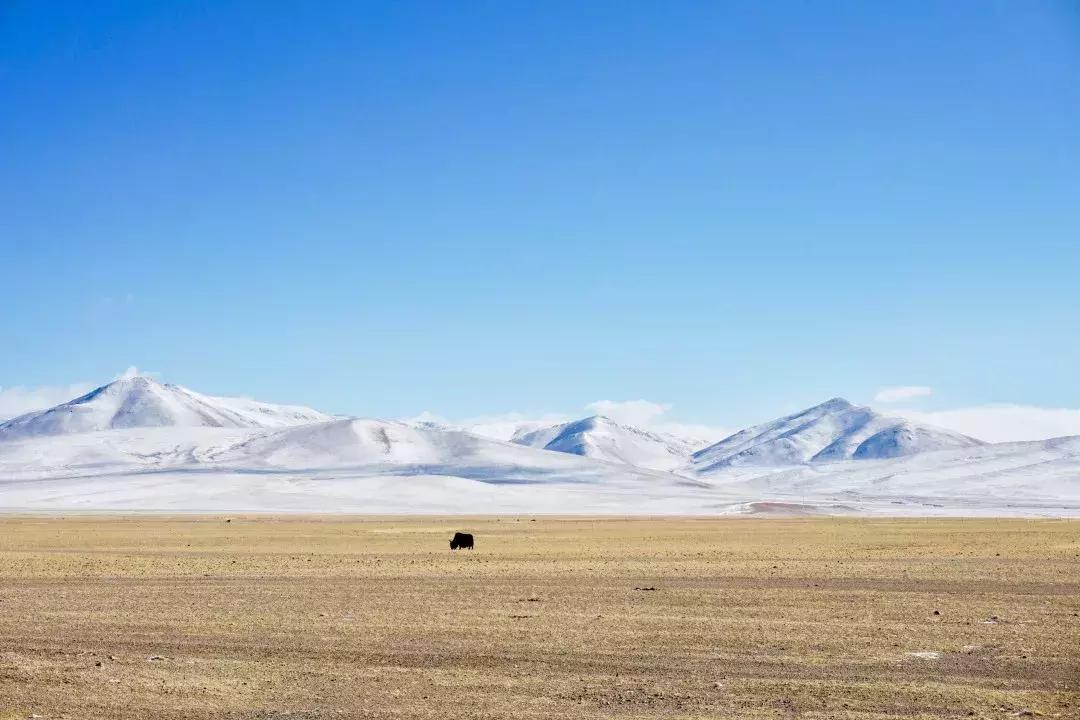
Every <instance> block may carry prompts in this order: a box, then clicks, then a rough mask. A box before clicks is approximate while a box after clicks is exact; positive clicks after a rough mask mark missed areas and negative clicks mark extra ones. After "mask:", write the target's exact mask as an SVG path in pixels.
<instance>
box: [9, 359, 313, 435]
mask: <svg viewBox="0 0 1080 720" xmlns="http://www.w3.org/2000/svg"><path fill="white" fill-rule="evenodd" d="M332 419H333V417H332V416H330V415H326V414H325V413H321V412H319V411H317V410H312V409H311V408H307V407H300V406H294V405H271V404H269V403H261V402H257V401H255V400H248V399H245V398H224V397H212V396H209V395H202V394H200V393H197V392H194V391H191V390H188V389H187V388H183V387H180V386H179V385H167V384H163V383H159V382H158V381H157V380H154V379H153V378H150V377H146V376H142V375H135V376H129V377H123V378H120V379H119V380H116V381H114V382H111V383H109V384H108V385H103V386H101V387H99V388H97V389H96V390H93V391H91V392H89V393H87V394H86V395H83V396H82V397H78V398H75V399H74V400H71V401H69V402H66V403H63V404H61V405H57V406H56V407H52V408H49V409H47V410H41V411H39V412H32V413H28V414H26V415H20V416H19V417H16V418H12V419H11V420H8V421H6V422H4V423H0V441H3V440H12V439H19V438H27V437H35V436H39V435H65V434H71V433H85V432H94V431H99V430H113V429H119V428H139V427H231V428H274V427H287V426H290V425H301V424H307V423H312V422H325V421H327V420H332Z"/></svg>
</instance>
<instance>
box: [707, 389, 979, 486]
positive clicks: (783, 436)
mask: <svg viewBox="0 0 1080 720" xmlns="http://www.w3.org/2000/svg"><path fill="white" fill-rule="evenodd" d="M981 444H983V443H982V442H980V441H979V440H976V439H974V438H971V437H968V436H966V435H961V434H960V433H955V432H952V431H950V430H945V429H942V428H935V427H930V426H927V425H918V424H916V423H913V422H911V421H909V420H905V419H902V418H895V417H889V416H886V415H881V414H879V413H877V412H875V411H874V410H871V409H870V408H868V407H864V406H860V405H853V404H852V403H850V402H848V401H847V400H844V399H843V398H832V399H831V400H828V401H826V402H824V403H821V404H820V405H815V406H813V407H811V408H807V409H806V410H803V411H801V412H798V413H795V414H793V415H788V416H786V417H782V418H780V419H778V420H773V421H772V422H768V423H763V424H761V425H755V426H754V427H750V428H747V429H746V430H742V431H740V432H738V433H735V434H734V435H732V436H731V437H729V438H726V439H724V440H721V441H720V442H718V443H716V444H715V445H710V446H709V447H707V448H705V449H704V450H700V451H698V452H696V453H694V456H693V458H692V459H691V462H690V466H689V468H690V469H691V470H693V471H695V472H699V473H701V472H704V473H709V472H712V471H716V470H719V469H722V468H726V467H731V466H739V465H800V464H803V463H808V462H832V461H837V460H865V459H881V458H890V457H900V456H903V455H913V454H915V453H920V452H926V451H929V450H943V449H946V448H958V447H971V446H975V445H981Z"/></svg>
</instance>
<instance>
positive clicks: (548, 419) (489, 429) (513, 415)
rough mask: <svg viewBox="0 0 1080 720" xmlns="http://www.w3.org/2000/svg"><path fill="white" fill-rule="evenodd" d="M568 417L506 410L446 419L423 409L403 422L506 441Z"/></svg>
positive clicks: (566, 419) (564, 420)
mask: <svg viewBox="0 0 1080 720" xmlns="http://www.w3.org/2000/svg"><path fill="white" fill-rule="evenodd" d="M570 419H571V418H570V417H568V416H566V415H560V414H554V413H545V414H541V415H533V416H530V415H526V414H524V413H520V412H508V413H499V414H495V415H478V416H476V417H471V418H465V419H464V420H448V419H447V418H445V417H443V416H441V415H439V414H437V413H433V412H431V411H430V410H424V411H423V412H422V413H420V414H419V415H417V416H415V417H411V418H405V419H404V422H408V423H431V424H434V425H440V426H443V427H449V428H456V429H459V430H468V431H469V432H471V433H474V434H476V435H482V436H483V437H489V438H493V439H495V440H504V441H508V440H510V439H511V438H513V437H514V435H515V434H517V433H518V432H532V431H533V430H539V429H540V428H545V427H550V426H551V425H558V424H559V423H564V422H567V421H569V420H570Z"/></svg>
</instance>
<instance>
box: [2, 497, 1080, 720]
mask: <svg viewBox="0 0 1080 720" xmlns="http://www.w3.org/2000/svg"><path fill="white" fill-rule="evenodd" d="M455 530H462V531H469V532H473V533H475V535H476V538H477V548H476V550H475V551H471V552H470V551H458V552H455V553H451V552H450V551H449V549H448V540H449V538H450V536H451V535H452V534H453V532H454V531H455ZM1029 714H1030V715H1029ZM1039 715H1044V716H1047V717H1061V718H1080V522H1076V521H1053V520H1047V521H1030V520H920V519H911V520H852V519H806V518H800V519H554V518H544V517H540V518H535V519H532V518H528V517H500V518H494V517H491V518H331V517H303V518H300V517H296V518H292V517H280V516H279V517H242V516H232V517H230V518H226V517H181V518H176V517H171V518H166V517H154V516H141V517H106V516H97V517H64V518H32V517H22V518H17V517H8V518H2V519H0V718H30V717H41V718H59V717H66V718H73V719H75V718H78V719H83V718H139V719H140V720H142V719H146V718H279V717H280V718H284V717H289V718H337V717H357V718H439V719H440V720H452V719H455V718H473V717H484V718H583V717H615V718H794V717H799V718H883V717H905V718H959V717H982V718H1010V717H1026V716H1039Z"/></svg>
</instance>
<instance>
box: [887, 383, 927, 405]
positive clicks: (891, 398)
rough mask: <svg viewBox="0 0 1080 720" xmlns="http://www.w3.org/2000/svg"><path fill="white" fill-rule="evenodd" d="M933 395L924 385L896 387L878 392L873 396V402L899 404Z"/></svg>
mask: <svg viewBox="0 0 1080 720" xmlns="http://www.w3.org/2000/svg"><path fill="white" fill-rule="evenodd" d="M933 394H934V389H933V388H930V387H927V386H925V385H898V386H896V387H886V388H881V389H880V390H878V393H877V395H875V396H874V401H875V402H881V403H894V402H901V401H903V400H913V399H915V398H921V397H929V396H930V395H933Z"/></svg>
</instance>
